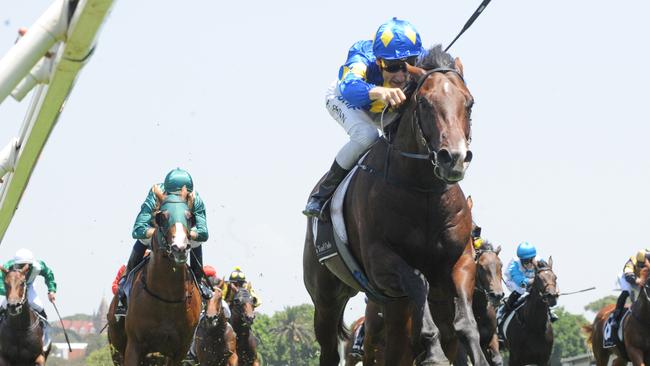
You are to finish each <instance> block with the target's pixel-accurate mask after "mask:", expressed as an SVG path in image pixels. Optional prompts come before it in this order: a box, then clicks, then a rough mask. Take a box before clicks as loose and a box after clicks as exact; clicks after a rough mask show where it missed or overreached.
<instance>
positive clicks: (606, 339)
mask: <svg viewBox="0 0 650 366" xmlns="http://www.w3.org/2000/svg"><path fill="white" fill-rule="evenodd" d="M630 314H631V312H630V309H627V310H626V311H625V313H624V314H623V316H621V319H620V321H619V322H618V324H619V326H618V331H617V332H613V331H612V330H613V329H612V328H613V326H612V323H613V322H614V313H611V314H609V317H607V321H606V322H605V325H604V326H603V348H613V347H618V350H619V351H620V353H621V355H623V356H624V357H625V358H627V352H626V351H625V343H624V339H623V338H624V335H623V334H624V333H623V330H624V329H623V328H624V327H625V318H627V317H628V316H629V315H630Z"/></svg>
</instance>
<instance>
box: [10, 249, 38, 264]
mask: <svg viewBox="0 0 650 366" xmlns="http://www.w3.org/2000/svg"><path fill="white" fill-rule="evenodd" d="M32 263H34V254H32V251H31V250H29V249H25V248H22V249H18V251H17V252H16V254H15V255H14V264H32Z"/></svg>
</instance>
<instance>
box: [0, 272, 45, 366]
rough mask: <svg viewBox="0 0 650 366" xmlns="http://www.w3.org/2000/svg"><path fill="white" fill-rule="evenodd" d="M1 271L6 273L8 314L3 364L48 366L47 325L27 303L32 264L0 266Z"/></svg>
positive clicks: (0, 331)
mask: <svg viewBox="0 0 650 366" xmlns="http://www.w3.org/2000/svg"><path fill="white" fill-rule="evenodd" d="M0 270H2V272H3V273H4V285H5V290H6V298H7V316H6V318H5V319H4V321H2V323H0V366H33V365H39V366H42V365H45V360H46V359H47V356H48V354H49V353H50V348H49V347H48V349H47V350H45V351H44V350H43V328H42V327H41V324H40V320H39V317H38V315H37V314H36V312H35V311H33V310H32V309H31V308H30V307H29V304H28V303H27V278H26V276H27V272H28V271H29V266H28V265H27V264H26V265H24V266H23V267H21V268H17V267H14V268H11V269H5V268H3V267H1V266H0Z"/></svg>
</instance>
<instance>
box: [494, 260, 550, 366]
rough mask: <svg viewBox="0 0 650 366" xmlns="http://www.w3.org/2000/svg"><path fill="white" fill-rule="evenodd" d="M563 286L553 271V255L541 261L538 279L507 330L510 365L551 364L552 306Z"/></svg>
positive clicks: (536, 275) (536, 271)
mask: <svg viewBox="0 0 650 366" xmlns="http://www.w3.org/2000/svg"><path fill="white" fill-rule="evenodd" d="M558 296H559V290H558V287H557V277H556V276H555V273H553V258H552V257H549V259H548V263H547V262H545V261H542V260H539V261H537V263H536V268H535V279H534V280H533V284H532V285H531V288H530V290H529V295H528V298H527V299H526V303H525V304H524V305H523V306H522V307H520V308H519V309H517V310H516V311H515V315H514V317H513V318H512V321H510V325H509V326H508V329H506V330H505V332H506V334H505V336H506V342H505V345H506V348H508V350H509V351H510V363H509V364H510V365H512V366H518V365H531V364H534V365H549V361H550V358H551V351H552V349H553V327H552V326H551V319H550V318H549V307H551V306H555V304H557V298H558Z"/></svg>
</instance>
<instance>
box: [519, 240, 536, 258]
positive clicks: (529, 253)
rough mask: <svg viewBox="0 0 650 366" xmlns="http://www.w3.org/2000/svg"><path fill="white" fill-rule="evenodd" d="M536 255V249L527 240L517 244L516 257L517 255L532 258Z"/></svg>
mask: <svg viewBox="0 0 650 366" xmlns="http://www.w3.org/2000/svg"><path fill="white" fill-rule="evenodd" d="M536 255H537V249H535V246H533V245H532V244H530V243H528V242H527V241H525V242H522V243H520V244H519V245H518V246H517V257H519V259H532V258H535V256H536Z"/></svg>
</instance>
